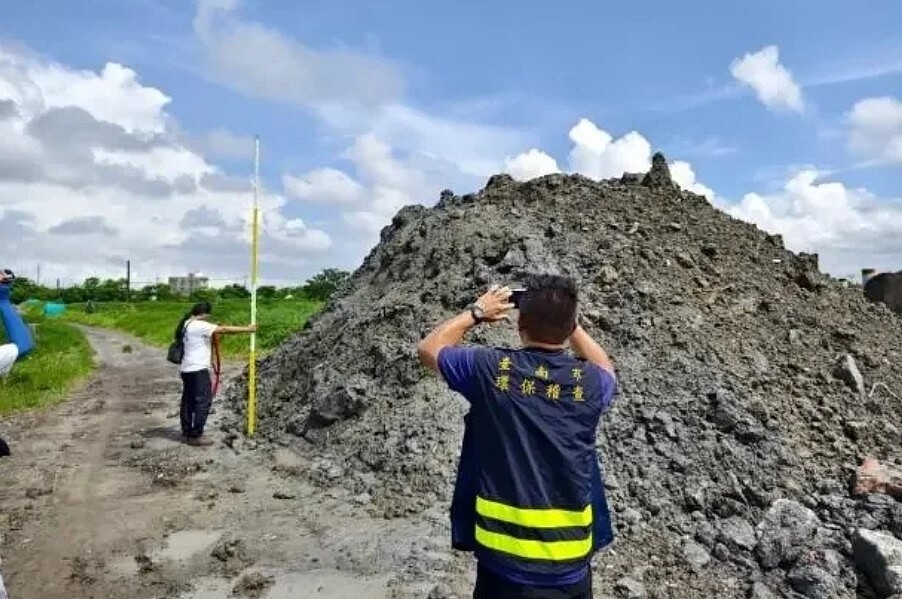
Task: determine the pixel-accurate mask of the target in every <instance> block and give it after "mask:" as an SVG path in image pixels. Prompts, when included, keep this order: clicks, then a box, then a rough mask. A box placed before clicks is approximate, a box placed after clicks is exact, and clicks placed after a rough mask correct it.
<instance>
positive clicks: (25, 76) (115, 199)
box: [0, 44, 331, 282]
mask: <svg viewBox="0 0 902 599" xmlns="http://www.w3.org/2000/svg"><path fill="white" fill-rule="evenodd" d="M169 101H170V100H169V97H168V96H167V95H166V94H165V93H164V92H162V91H160V90H158V89H156V88H153V87H148V86H145V85H144V84H142V83H141V81H140V79H139V77H138V75H137V73H136V72H135V71H133V70H131V69H128V68H126V67H124V66H122V65H119V64H115V63H109V64H107V65H105V66H104V67H103V68H101V69H100V70H99V71H90V70H76V69H71V68H69V67H67V66H65V65H62V64H58V63H54V62H51V61H47V60H44V59H42V58H38V57H35V56H33V55H31V54H29V53H27V52H22V51H18V50H12V49H10V48H8V47H6V46H3V45H2V44H0V135H2V136H3V140H4V142H3V144H0V222H2V223H3V227H4V228H3V230H4V235H3V236H0V256H3V261H4V263H6V264H9V265H10V266H15V265H17V264H23V263H24V264H28V265H29V267H28V268H27V270H31V267H32V266H33V265H34V264H36V263H40V264H41V267H42V272H43V273H44V274H45V275H46V276H47V277H51V278H52V277H60V278H61V279H62V280H63V281H66V282H70V281H72V280H73V279H78V278H80V277H85V276H112V275H115V276H119V275H121V265H122V264H123V263H124V261H125V260H126V259H129V260H131V261H132V267H133V272H134V273H135V274H136V276H137V277H138V278H139V279H140V278H141V277H143V278H144V279H148V278H154V277H157V276H159V277H163V278H165V277H166V276H167V275H169V274H174V273H181V272H186V271H189V270H191V271H196V270H203V271H205V272H208V273H211V274H214V275H215V274H219V275H221V276H226V277H238V278H240V273H244V272H246V271H247V263H248V253H249V250H248V245H247V239H248V234H249V230H250V226H249V216H250V211H249V204H250V199H251V193H250V182H249V181H248V180H240V179H235V178H234V177H230V176H229V174H228V173H226V172H224V171H223V170H222V169H221V168H220V167H218V166H217V165H215V164H214V163H212V162H210V161H209V160H207V158H206V157H205V156H204V155H202V154H201V153H199V152H198V151H197V150H194V149H191V148H189V147H188V146H187V145H186V144H185V143H183V142H182V141H181V138H180V133H179V132H178V129H177V124H176V123H175V122H174V121H173V119H172V118H171V116H170V115H169V114H168V113H167V112H166V110H165V108H166V106H167V105H168V103H169ZM261 206H262V208H263V211H264V218H263V223H264V226H263V246H264V247H265V248H267V252H268V253H267V254H266V259H265V261H264V262H263V264H262V267H263V268H262V270H263V273H264V277H266V276H270V277H273V278H277V279H280V280H285V279H296V278H300V277H301V276H304V275H307V274H310V272H309V270H308V271H304V270H302V269H304V268H305V267H304V266H303V264H304V263H305V261H306V260H308V259H312V258H314V257H315V256H318V255H321V254H322V253H323V252H325V251H326V250H328V248H329V247H330V246H331V238H330V237H329V236H328V235H327V234H326V233H325V232H324V231H321V230H318V229H315V228H311V227H309V226H307V225H306V224H305V223H304V222H303V221H302V220H300V219H297V218H296V216H294V215H292V214H291V210H289V205H288V202H287V200H286V199H285V198H284V197H282V196H280V195H277V194H272V193H264V194H262V197H261Z"/></svg>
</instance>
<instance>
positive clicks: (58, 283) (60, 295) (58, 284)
mask: <svg viewBox="0 0 902 599" xmlns="http://www.w3.org/2000/svg"><path fill="white" fill-rule="evenodd" d="M62 297H63V294H62V292H60V280H59V277H57V278H56V299H58V300H59V299H62Z"/></svg>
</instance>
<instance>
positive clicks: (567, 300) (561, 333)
mask: <svg viewBox="0 0 902 599" xmlns="http://www.w3.org/2000/svg"><path fill="white" fill-rule="evenodd" d="M523 286H524V287H525V288H526V292H525V293H524V294H523V298H522V299H521V300H520V322H519V327H520V329H522V330H525V331H526V334H527V335H529V338H530V340H532V341H538V342H539V343H550V344H555V345H557V344H562V343H564V342H565V341H566V340H567V338H568V337H570V335H571V334H573V330H574V329H575V328H576V305H577V302H578V297H577V291H576V283H574V282H573V279H570V278H569V277H564V276H560V275H532V276H530V277H528V278H527V279H526V281H525V282H524V285H523Z"/></svg>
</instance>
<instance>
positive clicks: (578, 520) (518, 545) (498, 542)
mask: <svg viewBox="0 0 902 599" xmlns="http://www.w3.org/2000/svg"><path fill="white" fill-rule="evenodd" d="M476 513H477V514H479V515H480V516H482V517H483V518H488V519H491V520H497V521H500V522H507V523H509V524H514V525H516V526H520V527H523V528H529V529H532V531H533V533H534V535H532V536H537V537H539V539H542V537H543V536H545V537H547V540H536V539H521V538H518V537H515V536H512V535H509V534H505V533H501V532H494V531H490V530H486V529H485V528H483V527H481V526H480V525H479V524H478V523H477V524H476V541H477V542H478V543H479V544H480V545H482V546H483V547H486V548H487V549H493V550H495V551H500V552H502V553H506V554H508V555H511V556H514V557H520V558H527V559H537V560H548V561H569V560H575V559H579V558H583V557H586V556H587V555H589V553H590V552H591V551H592V529H591V525H592V506H591V504H590V505H587V506H586V508H585V509H583V510H580V511H571V510H560V509H554V508H548V509H536V508H518V507H515V506H512V505H507V504H504V503H500V502H497V501H491V500H488V499H483V498H482V497H477V498H476ZM574 527H580V528H586V531H585V534H586V536H585V538H581V539H577V540H567V541H561V540H553V536H551V535H550V534H549V533H553V532H554V531H555V530H556V529H565V528H569V529H572V528H574ZM543 533H544V534H543Z"/></svg>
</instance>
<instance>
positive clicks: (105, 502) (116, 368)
mask: <svg viewBox="0 0 902 599" xmlns="http://www.w3.org/2000/svg"><path fill="white" fill-rule="evenodd" d="M87 334H88V336H89V339H90V341H91V344H92V345H93V347H94V348H95V351H96V353H97V357H98V361H99V363H100V366H99V368H98V370H97V373H96V375H95V376H94V377H93V378H92V380H91V381H90V382H89V383H88V384H87V385H86V386H85V387H84V388H83V389H82V390H80V391H79V392H77V393H75V394H74V396H73V397H72V398H71V399H70V400H69V401H67V402H66V403H64V404H62V405H60V406H59V407H56V408H54V409H51V410H47V411H45V412H41V413H37V414H30V415H22V416H17V417H14V418H12V419H9V420H6V421H4V422H2V423H0V435H2V436H3V437H5V438H6V439H7V440H8V441H9V444H10V446H11V448H12V451H13V456H12V457H11V458H6V459H4V460H2V461H0V535H2V542H0V556H2V569H3V574H4V578H5V580H6V584H7V587H8V591H9V593H10V597H11V599H57V598H60V599H62V598H67V599H88V598H96V599H100V598H104V599H106V598H109V599H114V598H120V597H121V598H126V597H128V598H136V599H141V598H185V599H202V598H218V597H232V596H237V597H259V598H267V599H287V598H295V597H316V598H322V599H340V598H353V599H379V598H387V599H388V598H397V599H402V598H407V597H426V596H427V595H429V594H430V592H431V591H432V593H433V595H434V596H436V597H450V596H453V595H454V594H457V596H461V597H463V596H467V591H468V588H469V584H470V578H471V576H472V574H471V573H470V571H471V570H472V568H471V567H470V566H469V563H468V561H467V560H466V559H465V558H462V557H461V556H457V555H452V553H451V552H450V551H449V550H448V549H447V545H448V536H447V529H446V511H445V507H444V506H441V507H437V508H436V509H435V510H433V511H432V512H430V513H427V514H425V515H423V516H421V517H418V518H417V519H415V520H405V519H393V520H386V519H384V518H382V517H378V516H376V515H371V514H370V513H369V511H368V497H367V496H366V494H364V495H363V496H357V497H348V496H346V495H345V494H343V492H342V491H341V490H338V489H321V488H316V487H313V486H311V485H310V484H309V483H307V482H305V481H304V480H303V479H302V478H301V477H299V476H297V473H298V472H299V471H301V470H302V469H303V466H304V458H303V456H299V455H296V454H294V453H292V452H290V451H289V450H287V449H284V448H263V447H260V448H257V447H256V446H255V444H254V443H253V442H249V441H247V440H245V439H243V438H239V439H234V438H227V437H226V436H225V434H224V433H222V432H220V431H219V430H218V426H217V423H218V418H219V414H216V413H214V414H213V416H212V417H211V422H210V425H209V427H208V430H209V431H210V432H211V434H212V436H213V437H214V439H216V441H217V442H216V444H215V445H214V446H212V447H209V448H200V447H190V446H186V445H184V444H182V443H181V442H180V441H179V426H178V415H177V411H178V395H179V392H180V383H179V379H178V373H177V372H176V370H175V369H174V367H173V366H172V365H170V364H168V363H167V362H166V361H165V360H164V357H163V352H162V351H160V350H158V349H151V348H148V347H146V346H144V345H142V344H141V343H140V342H138V341H136V340H135V339H131V338H127V337H125V336H122V335H118V334H115V333H111V332H107V331H100V330H89V331H87ZM214 405H215V404H214ZM436 585H442V587H441V588H442V590H441V591H439V589H434V587H435V586H436Z"/></svg>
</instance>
